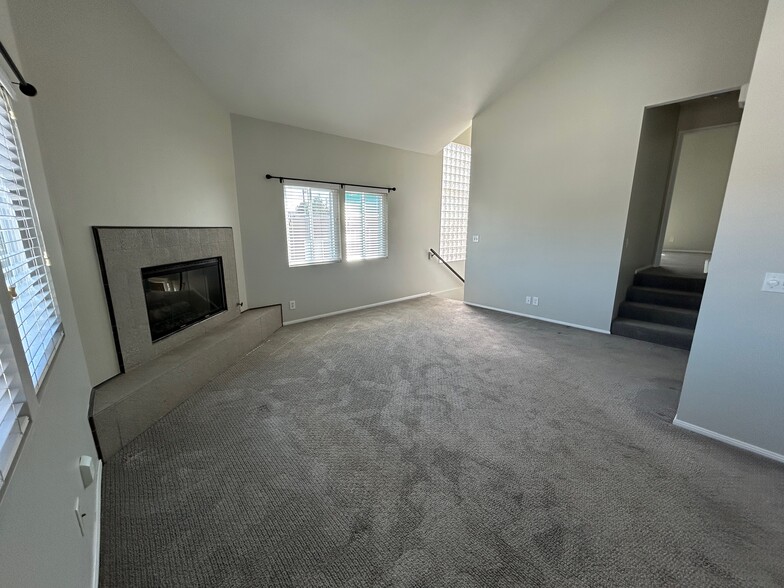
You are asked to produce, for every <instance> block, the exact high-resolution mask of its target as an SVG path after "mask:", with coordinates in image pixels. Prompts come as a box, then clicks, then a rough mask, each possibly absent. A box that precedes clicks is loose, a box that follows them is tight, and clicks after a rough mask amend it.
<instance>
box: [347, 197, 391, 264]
mask: <svg viewBox="0 0 784 588" xmlns="http://www.w3.org/2000/svg"><path fill="white" fill-rule="evenodd" d="M343 208H344V210H343V214H344V217H345V227H346V260H347V261H355V260H357V259H378V258H380V257H386V256H387V198H386V195H385V194H373V193H368V192H352V191H348V190H347V191H346V197H345V200H344V207H343Z"/></svg>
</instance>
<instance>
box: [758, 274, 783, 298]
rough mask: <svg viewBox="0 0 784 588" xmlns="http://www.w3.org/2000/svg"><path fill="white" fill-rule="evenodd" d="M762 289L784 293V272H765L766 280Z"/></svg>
mask: <svg viewBox="0 0 784 588" xmlns="http://www.w3.org/2000/svg"><path fill="white" fill-rule="evenodd" d="M762 291H763V292H775V293H776V294H784V274H774V273H771V272H768V273H767V274H765V281H764V282H763V283H762Z"/></svg>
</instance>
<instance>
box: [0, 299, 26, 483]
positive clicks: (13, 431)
mask: <svg viewBox="0 0 784 588" xmlns="http://www.w3.org/2000/svg"><path fill="white" fill-rule="evenodd" d="M13 358H14V356H13V351H12V349H11V345H10V343H9V340H8V332H7V330H6V325H5V322H4V321H3V318H2V314H0V488H2V487H3V485H4V484H5V480H6V478H7V476H8V471H9V470H10V468H11V464H12V463H13V459H14V455H15V454H16V450H17V449H18V448H19V445H20V443H21V442H22V436H23V435H24V432H25V430H26V429H27V425H28V423H29V422H30V418H29V417H28V416H27V415H26V408H27V406H26V399H25V395H24V391H23V389H22V385H21V382H20V380H19V375H18V373H17V372H16V365H15V362H14V359H13Z"/></svg>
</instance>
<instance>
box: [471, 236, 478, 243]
mask: <svg viewBox="0 0 784 588" xmlns="http://www.w3.org/2000/svg"><path fill="white" fill-rule="evenodd" d="M471 240H472V241H473V242H474V243H479V235H474V236H473V237H471Z"/></svg>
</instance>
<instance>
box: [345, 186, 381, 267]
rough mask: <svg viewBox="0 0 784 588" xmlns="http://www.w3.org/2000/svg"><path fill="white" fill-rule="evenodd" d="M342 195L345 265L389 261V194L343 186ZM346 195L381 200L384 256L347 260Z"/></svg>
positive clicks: (363, 218)
mask: <svg viewBox="0 0 784 588" xmlns="http://www.w3.org/2000/svg"><path fill="white" fill-rule="evenodd" d="M341 192H342V193H343V197H342V198H341V200H340V201H341V207H342V213H343V222H342V225H341V230H342V232H343V259H344V260H345V261H346V263H351V264H354V263H357V262H362V261H374V260H379V259H389V194H388V193H386V192H371V191H368V189H367V188H361V187H358V186H357V187H354V186H344V187H343V188H342V189H341ZM348 194H360V195H362V196H363V198H364V196H378V197H379V198H381V210H382V213H383V219H382V220H383V238H384V255H377V256H373V257H365V256H363V257H356V258H352V259H349V255H348V228H347V226H346V224H347V222H348V215H347V214H346V197H347V195H348ZM361 220H362V222H363V226H364V220H365V217H364V215H363V216H362V219H361Z"/></svg>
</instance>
